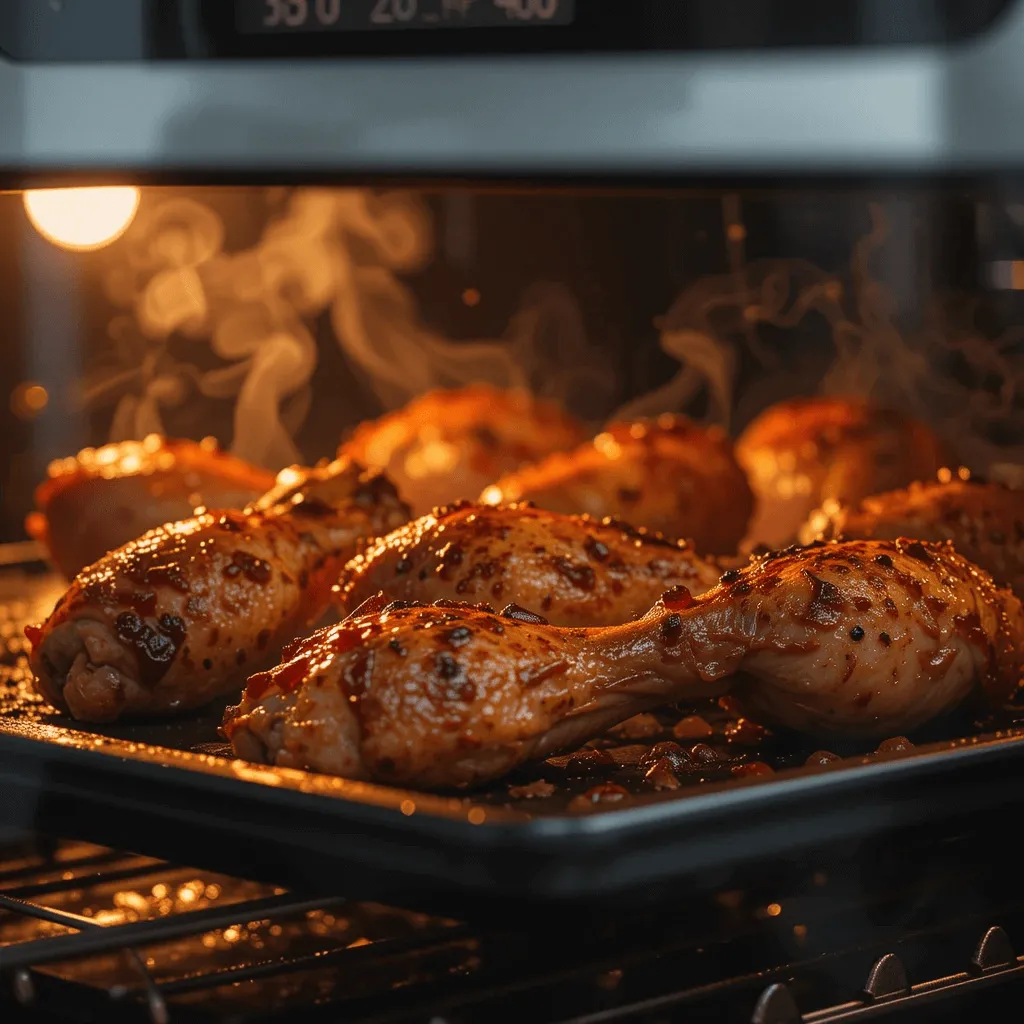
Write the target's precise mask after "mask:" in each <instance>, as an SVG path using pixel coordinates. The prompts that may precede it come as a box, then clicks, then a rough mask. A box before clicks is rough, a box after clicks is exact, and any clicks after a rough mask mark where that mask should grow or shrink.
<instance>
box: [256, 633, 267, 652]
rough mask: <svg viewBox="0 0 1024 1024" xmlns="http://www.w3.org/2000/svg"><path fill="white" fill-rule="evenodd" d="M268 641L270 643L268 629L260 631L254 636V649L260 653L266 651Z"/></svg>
mask: <svg viewBox="0 0 1024 1024" xmlns="http://www.w3.org/2000/svg"><path fill="white" fill-rule="evenodd" d="M269 641H270V630H269V629H261V630H260V631H259V632H258V633H257V634H256V649H257V650H260V651H264V650H266V648H267V644H268V643H269Z"/></svg>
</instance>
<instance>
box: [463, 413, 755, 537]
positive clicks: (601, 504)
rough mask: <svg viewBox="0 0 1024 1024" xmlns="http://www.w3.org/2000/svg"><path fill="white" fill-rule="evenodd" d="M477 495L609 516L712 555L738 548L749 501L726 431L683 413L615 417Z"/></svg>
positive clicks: (490, 499)
mask: <svg viewBox="0 0 1024 1024" xmlns="http://www.w3.org/2000/svg"><path fill="white" fill-rule="evenodd" d="M482 500H483V501H484V502H485V503H487V504H489V505H498V504H502V503H504V502H513V501H532V502H533V503H534V504H536V505H538V506H539V507H540V508H546V509H550V510H551V511H552V512H564V513H567V514H573V513H586V514H588V515H591V516H593V517H594V518H595V519H602V518H604V517H605V516H613V517H615V518H621V519H624V520H626V521H628V522H631V523H634V524H635V525H637V526H644V527H647V529H649V530H657V531H659V532H661V533H664V534H666V535H667V536H669V537H685V538H687V539H689V540H692V542H693V545H694V547H695V548H696V549H697V550H698V551H700V552H701V553H704V554H712V555H725V554H731V553H733V552H734V551H735V550H736V547H737V545H738V544H739V542H740V540H741V539H742V537H743V535H744V533H745V531H746V528H747V522H748V520H749V519H750V515H751V512H752V510H753V501H754V499H753V495H752V494H751V490H750V486H749V484H748V483H747V478H746V476H745V475H744V473H743V470H742V469H740V467H739V464H738V463H737V462H736V458H735V456H734V454H733V449H732V443H731V442H730V440H729V438H728V437H727V436H726V434H725V433H724V432H723V431H721V430H719V429H718V428H715V427H712V428H710V429H709V428H705V427H700V426H697V424H695V423H693V422H691V421H690V420H688V419H686V418H685V417H683V416H660V417H658V419H656V420H653V421H651V422H637V423H616V424H613V425H611V426H610V427H609V428H608V429H607V430H606V431H605V432H604V433H602V434H598V436H597V437H596V438H594V440H593V441H590V442H588V443H587V444H585V445H582V446H581V447H579V448H577V449H575V450H574V451H571V452H564V453H556V454H554V455H550V456H548V458H546V459H544V460H543V461H541V462H538V463H536V464H534V465H531V466H524V467H523V468H522V469H520V470H519V471H517V472H514V473H511V474H509V475H507V476H505V477H503V478H502V479H500V480H498V481H497V482H496V483H494V484H493V485H492V486H490V487H488V488H487V489H486V490H485V491H484V492H483V496H482Z"/></svg>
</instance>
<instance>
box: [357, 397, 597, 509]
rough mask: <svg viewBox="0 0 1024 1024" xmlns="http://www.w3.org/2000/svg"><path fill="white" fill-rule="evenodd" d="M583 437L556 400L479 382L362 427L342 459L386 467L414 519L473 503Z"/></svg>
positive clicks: (417, 402) (421, 399)
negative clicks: (506, 476) (502, 479)
mask: <svg viewBox="0 0 1024 1024" xmlns="http://www.w3.org/2000/svg"><path fill="white" fill-rule="evenodd" d="M586 436H587V432H586V430H585V429H584V428H583V426H582V424H580V423H578V422H577V421H576V420H574V419H573V418H572V417H571V416H570V415H569V414H568V413H566V412H564V411H563V410H562V409H560V408H559V407H558V406H557V405H555V404H554V403H553V402H549V401H546V400H543V399H538V398H534V397H533V396H532V395H530V394H529V393H528V392H526V391H521V390H502V389H500V388H495V387H491V386H490V385H486V384H475V385H471V386H469V387H465V388H457V389H451V390H436V391H430V392H427V393H426V394H424V395H421V396H420V397H419V398H417V399H414V400H413V401H412V402H410V403H409V404H408V405H406V406H404V407H403V408H401V409H397V410H396V411H394V412H391V413H388V414H387V415H386V416H381V417H380V418H379V419H376V420H369V421H367V422H365V423H362V424H360V425H359V426H358V427H356V428H355V430H354V431H353V432H352V435H351V436H350V437H349V438H348V439H347V440H346V441H344V442H343V443H342V445H341V447H340V448H339V449H338V454H339V455H344V456H348V457H349V458H353V459H355V460H356V461H357V462H360V463H362V464H363V465H365V466H375V467H377V468H379V469H383V470H384V471H385V472H386V473H387V474H388V476H389V477H390V478H391V479H392V480H393V481H394V482H395V485H396V486H397V487H398V490H399V492H400V493H401V495H402V497H403V498H405V500H406V501H408V502H409V504H410V505H411V506H412V509H413V512H414V514H416V515H423V514H425V513H427V512H430V511H432V510H433V509H435V508H438V507H440V506H443V505H449V504H451V503H452V502H455V501H459V500H462V499H472V498H475V497H476V496H477V495H478V494H479V493H480V491H481V490H483V488H484V487H486V486H487V484H489V483H490V482H491V481H492V480H495V479H496V478H497V477H499V476H501V475H502V474H503V473H507V472H509V471H510V470H513V469H516V468H517V467H519V466H521V465H523V463H526V462H531V461H534V460H536V459H540V458H543V457H544V456H545V455H547V454H548V453H549V452H554V451H560V450H562V449H565V448H571V447H573V446H574V445H577V444H579V443H580V442H581V441H582V440H583V439H584V438H585V437H586Z"/></svg>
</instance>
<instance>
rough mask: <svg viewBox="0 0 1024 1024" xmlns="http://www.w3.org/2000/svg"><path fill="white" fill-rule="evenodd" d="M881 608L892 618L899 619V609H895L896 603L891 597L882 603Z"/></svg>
mask: <svg viewBox="0 0 1024 1024" xmlns="http://www.w3.org/2000/svg"><path fill="white" fill-rule="evenodd" d="M882 607H883V608H884V609H885V610H886V611H887V612H888V613H889V615H890V616H891V617H892V618H894V619H896V618H899V614H900V613H899V609H898V608H897V607H896V602H895V601H894V600H893V599H892V598H891V597H887V598H886V599H885V600H884V601H883V602H882Z"/></svg>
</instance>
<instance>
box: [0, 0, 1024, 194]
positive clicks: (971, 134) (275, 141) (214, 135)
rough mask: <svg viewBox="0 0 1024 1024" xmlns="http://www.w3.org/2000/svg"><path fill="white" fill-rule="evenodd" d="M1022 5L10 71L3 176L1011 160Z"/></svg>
mask: <svg viewBox="0 0 1024 1024" xmlns="http://www.w3.org/2000/svg"><path fill="white" fill-rule="evenodd" d="M1022 56H1024V4H1016V5H1015V6H1014V7H1013V8H1012V9H1011V10H1010V11H1009V12H1008V13H1007V14H1006V15H1005V16H1004V17H1003V18H1002V19H1001V20H999V21H998V22H997V23H996V26H995V27H994V28H993V29H992V30H991V31H989V32H988V33H987V34H985V35H983V36H982V37H980V38H979V39H977V40H975V41H973V42H971V43H969V44H966V45H958V46H953V47H925V48H916V49H913V48H906V49H904V48H892V49H885V50H864V51H858V52H856V53H854V52H842V51H830V52H823V51H818V52H814V51H811V52H776V53H754V54H751V53H742V54H737V53H731V54H725V53H716V54H711V53H705V54H693V55H686V54H680V55H674V56H670V55H635V56H628V57H627V56H575V57H571V56H557V57H555V56H552V57H531V58H522V57H520V58H488V59H465V58H458V59H431V60H428V59H416V60H411V59H378V60H355V61H351V60H346V61H342V60H311V61H307V62H301V63H300V62H294V63H289V62H286V63H280V62H245V61H235V62H230V63H228V62H212V63H211V62H195V63H151V64H117V63H108V64H65V65H53V64H50V65H44V64H37V65H29V64H15V63H12V62H9V61H6V60H4V59H3V58H0V173H6V174H7V175H8V176H11V175H13V176H15V177H17V176H18V175H22V174H24V175H31V174H33V173H37V174H47V173H53V172H60V171H70V170H74V171H83V172H96V173H106V174H111V175H114V174H129V175H130V174H132V173H133V172H134V173H138V174H164V175H173V174H175V173H179V174H182V175H193V174H210V175H218V176H224V175H230V174H246V173H248V174H252V173H258V174H269V175H277V174H280V175H290V176H294V175H296V174H301V173H303V172H306V173H315V174H337V175H339V176H346V175H354V176H359V175H370V174H374V173H394V174H426V175H434V174H439V175H445V174H456V175H473V174H480V175H489V174H500V175H503V176H508V175H514V176H520V175H523V176H529V175H561V174H574V175H586V174H624V175H630V174H656V175H660V174H682V175H685V174H688V173H696V174H703V173H719V172H743V173H766V174H794V173H796V174H807V173H824V174H831V173H844V174H855V175H860V174H865V175H867V174H871V175H877V174H884V173H887V172H896V173H905V172H909V173H925V174H928V173H944V172H953V173H957V172H975V171H979V170H1007V171H1012V170H1014V169H1015V168H1021V167H1024V132H1021V131H1020V130H1019V129H1020V125H1021V123H1022V121H1024V76H1022V75H1021V74H1020V72H1019V69H1020V62H1021V59H1022Z"/></svg>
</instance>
